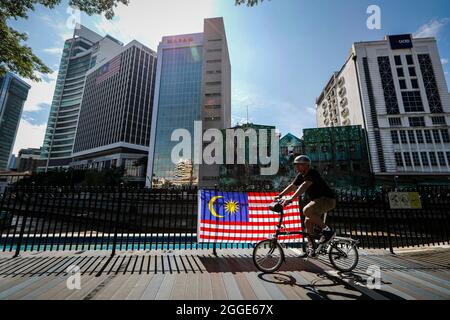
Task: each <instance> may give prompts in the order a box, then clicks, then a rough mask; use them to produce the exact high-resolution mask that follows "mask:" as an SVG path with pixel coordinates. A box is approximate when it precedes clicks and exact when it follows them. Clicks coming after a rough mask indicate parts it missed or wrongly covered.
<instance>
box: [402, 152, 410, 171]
mask: <svg viewBox="0 0 450 320" xmlns="http://www.w3.org/2000/svg"><path fill="white" fill-rule="evenodd" d="M403 157H404V158H405V165H406V166H407V167H412V161H411V154H409V153H408V152H405V153H403Z"/></svg>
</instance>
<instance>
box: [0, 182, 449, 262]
mask: <svg viewBox="0 0 450 320" xmlns="http://www.w3.org/2000/svg"><path fill="white" fill-rule="evenodd" d="M389 191H391V190H383V191H372V190H358V191H339V192H338V206H337V208H336V209H335V210H334V211H332V212H331V213H330V214H329V216H328V222H329V224H330V225H332V226H333V227H335V228H336V230H337V233H338V234H339V235H342V236H351V237H353V238H356V239H358V240H360V245H361V247H363V248H383V249H390V250H393V248H396V247H412V246H431V245H440V244H448V243H449V242H450V234H449V230H450V222H449V220H450V219H449V216H450V188H449V187H439V186H435V187H424V188H419V189H417V190H406V191H417V192H419V194H420V199H421V204H422V209H416V210H412V209H403V210H392V209H390V207H389V201H388V192H389ZM197 201H198V190H196V189H183V190H181V189H180V190H178V189H177V190H156V189H155V190H148V189H128V188H103V187H102V188H71V187H20V188H19V187H10V188H8V189H6V190H5V191H4V192H3V194H1V196H0V250H1V251H3V252H5V251H8V252H15V254H16V255H18V254H19V253H20V252H21V251H58V250H77V251H78V250H111V251H112V253H113V254H114V253H115V252H116V250H120V251H124V250H126V251H130V250H177V249H209V248H213V244H212V243H200V244H199V243H197V237H196V232H197V221H198V217H197V215H198V203H197ZM252 245H253V244H251V243H249V244H240V245H236V244H220V245H217V246H218V247H220V248H229V247H233V248H236V247H239V248H249V247H251V246H252Z"/></svg>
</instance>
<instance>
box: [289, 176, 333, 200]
mask: <svg viewBox="0 0 450 320" xmlns="http://www.w3.org/2000/svg"><path fill="white" fill-rule="evenodd" d="M305 181H309V182H312V185H311V186H310V187H309V188H308V190H306V195H307V196H308V198H309V199H310V200H311V201H313V200H316V199H319V198H322V197H327V198H333V199H335V198H336V195H335V193H334V191H333V190H331V188H330V187H329V186H328V185H327V183H326V182H325V181H324V180H323V179H322V177H321V176H320V173H319V172H317V171H316V170H314V169H309V171H308V173H307V174H306V175H305V176H302V175H301V174H300V173H299V174H298V176H297V177H296V178H295V181H294V185H295V186H297V187H300V186H301V185H302V184H303V182H305Z"/></svg>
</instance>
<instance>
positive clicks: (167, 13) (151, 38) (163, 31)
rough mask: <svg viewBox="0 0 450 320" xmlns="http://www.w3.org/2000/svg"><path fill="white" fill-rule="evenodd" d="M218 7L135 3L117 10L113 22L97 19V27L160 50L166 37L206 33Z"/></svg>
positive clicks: (198, 0) (205, 0)
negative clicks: (205, 24)
mask: <svg viewBox="0 0 450 320" xmlns="http://www.w3.org/2000/svg"><path fill="white" fill-rule="evenodd" d="M214 5H215V4H214V1H211V0H195V1H186V0H165V1H159V2H158V3H157V4H155V3H154V2H153V1H131V3H130V4H129V5H128V6H124V5H119V6H118V7H117V8H116V9H115V13H116V16H115V18H114V19H113V20H112V21H110V20H107V19H105V18H104V17H97V18H96V21H97V22H96V23H95V27H96V29H97V31H98V32H100V33H101V34H109V35H111V36H113V37H115V38H117V39H118V40H120V41H122V42H125V43H128V42H130V41H131V40H134V39H135V40H138V41H140V42H142V43H144V44H145V45H147V46H149V47H151V48H152V49H154V50H156V49H157V45H158V44H159V42H160V41H161V38H162V36H167V35H175V34H187V33H197V32H202V31H203V19H205V18H209V17H211V16H212V15H213V13H214ZM81 24H83V18H82V20H81Z"/></svg>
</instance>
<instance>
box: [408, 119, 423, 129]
mask: <svg viewBox="0 0 450 320" xmlns="http://www.w3.org/2000/svg"><path fill="white" fill-rule="evenodd" d="M408 120H409V126H410V127H425V118H423V117H411V118H409V119H408Z"/></svg>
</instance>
